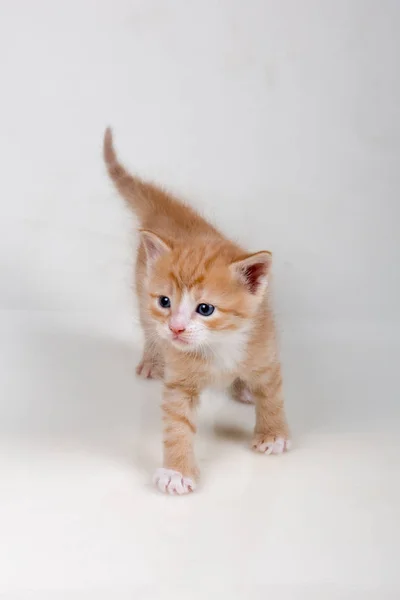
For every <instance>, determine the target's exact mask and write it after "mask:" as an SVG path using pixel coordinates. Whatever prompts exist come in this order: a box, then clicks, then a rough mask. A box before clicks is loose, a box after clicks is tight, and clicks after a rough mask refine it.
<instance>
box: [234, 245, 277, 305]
mask: <svg viewBox="0 0 400 600" xmlns="http://www.w3.org/2000/svg"><path fill="white" fill-rule="evenodd" d="M271 262H272V254H271V252H267V251H266V250H263V251H262V252H256V254H250V256H246V258H243V259H241V260H237V261H235V262H233V263H231V265H230V269H231V271H232V272H233V274H234V276H235V277H237V279H238V280H239V281H240V282H241V283H243V285H245V286H246V287H247V289H248V290H249V292H250V293H251V294H254V295H259V294H262V293H263V292H264V291H265V289H266V287H267V285H268V281H267V276H268V272H269V269H270V266H271Z"/></svg>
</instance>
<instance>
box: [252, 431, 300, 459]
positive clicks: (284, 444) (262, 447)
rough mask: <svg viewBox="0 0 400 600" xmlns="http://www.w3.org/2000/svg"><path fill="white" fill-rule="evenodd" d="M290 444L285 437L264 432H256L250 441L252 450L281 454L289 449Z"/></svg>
mask: <svg viewBox="0 0 400 600" xmlns="http://www.w3.org/2000/svg"><path fill="white" fill-rule="evenodd" d="M291 445H292V444H291V441H290V440H289V439H287V438H286V437H282V436H274V435H270V434H266V433H256V434H255V435H254V438H253V441H252V448H253V450H256V451H257V452H261V453H262V454H282V453H283V452H285V451H287V450H290V448H291Z"/></svg>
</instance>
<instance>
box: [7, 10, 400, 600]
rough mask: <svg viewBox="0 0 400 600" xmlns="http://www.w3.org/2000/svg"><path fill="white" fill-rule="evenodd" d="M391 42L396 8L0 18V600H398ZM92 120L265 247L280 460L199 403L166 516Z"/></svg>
mask: <svg viewBox="0 0 400 600" xmlns="http://www.w3.org/2000/svg"><path fill="white" fill-rule="evenodd" d="M399 31H400V2H399V1H397V0H279V1H278V0H248V1H244V0H203V1H195V0H170V1H167V0H166V1H164V0H97V1H95V0H69V2H62V1H61V0H60V1H57V0H35V1H33V0H1V1H0V132H1V134H0V164H1V166H2V168H1V176H0V473H1V476H0V480H1V483H0V488H1V491H0V531H1V536H0V537H1V539H0V592H4V591H6V592H7V591H8V592H15V591H16V590H25V591H27V590H33V592H34V591H35V590H36V591H37V590H39V591H43V590H53V591H54V590H60V589H61V590H65V589H70V590H86V591H87V590H100V589H103V588H104V589H110V590H112V591H113V593H112V594H111V597H116V596H115V590H116V589H117V588H118V589H122V587H123V588H124V590H132V589H133V588H132V585H133V583H135V582H136V583H137V584H143V585H152V584H153V583H154V581H155V579H156V578H157V577H159V578H161V580H162V581H165V582H168V581H170V580H171V581H175V582H179V583H180V582H184V581H186V580H187V582H188V585H189V586H191V587H189V593H186V594H184V595H183V596H182V597H185V598H188V597H195V596H194V595H193V594H194V593H195V591H196V590H197V591H198V588H197V587H196V585H197V584H196V585H194V583H193V585H192V582H198V583H199V585H200V584H201V583H202V582H203V583H206V584H207V586H208V588H207V592H206V593H205V594H199V597H201V598H204V597H208V593H209V589H213V590H214V589H216V584H218V583H221V581H222V582H227V581H229V582H232V583H235V582H236V581H240V580H244V581H245V582H246V584H247V583H248V582H253V581H255V582H258V583H265V582H266V581H269V582H270V583H271V582H272V583H276V584H277V585H278V584H279V585H280V584H282V585H293V586H295V588H294V589H295V590H296V594H294V593H289V595H288V596H285V595H284V594H283V592H282V590H281V588H279V590H278V593H277V594H275V595H276V596H277V597H279V598H286V597H288V598H290V599H291V600H294V599H296V600H297V599H298V598H299V599H300V598H307V599H308V600H310V599H311V598H314V597H317V598H321V597H323V598H324V599H325V598H326V600H331V598H339V597H340V598H341V599H342V598H347V597H349V598H350V597H351V598H352V599H353V598H355V597H356V596H354V595H352V594H350V595H346V594H345V593H344V591H343V590H345V591H346V590H347V591H348V590H349V589H353V588H351V587H349V585H350V584H351V585H354V586H357V590H359V591H360V596H357V597H360V598H363V600H364V598H367V597H368V598H370V597H371V598H372V597H374V598H375V597H379V598H385V599H386V598H389V596H388V595H385V594H384V593H383V591H382V590H383V588H384V589H385V591H386V592H388V591H390V590H392V591H393V590H397V592H396V593H395V595H394V596H393V597H396V598H398V597H399V595H398V590H399V589H400V581H399V574H398V556H399V548H398V540H399V539H400V530H399V526H400V518H399V506H400V484H399V473H400V464H399V456H400V452H399V450H400V446H399V438H398V429H399V426H398V424H399V421H400V418H399V417H400V414H399V412H400V404H399V402H398V376H397V371H398V362H399V356H400V352H399V346H400V337H399V333H400V327H399V325H400V322H399V321H400V319H399V306H400V278H399V266H398V265H399V259H400V226H399V217H400V205H399V192H400V160H399V159H400V69H399V60H400V59H399V56H400V36H399ZM107 125H111V126H112V127H113V129H114V134H115V143H116V147H117V150H118V153H119V156H120V158H121V160H122V161H123V162H124V163H125V164H126V165H127V166H128V167H129V168H131V169H132V170H133V171H135V172H136V173H138V174H139V175H141V176H143V177H148V178H150V179H153V180H155V181H156V182H159V183H161V184H163V185H165V186H166V187H168V188H170V189H171V190H172V191H174V192H176V193H178V194H180V195H181V196H182V197H183V198H185V199H187V200H188V201H189V202H190V203H192V204H193V206H195V207H196V208H197V209H199V210H200V211H201V212H202V213H203V214H204V215H205V216H207V217H208V218H210V219H212V220H213V221H215V223H216V224H217V225H218V226H219V227H220V228H221V229H222V230H223V231H225V232H226V233H227V234H228V235H230V236H232V237H233V238H236V239H237V240H238V241H240V242H241V243H242V244H244V245H246V246H247V247H248V248H249V250H254V251H257V250H261V249H268V250H271V251H272V252H273V254H274V285H273V288H274V306H275V311H276V316H277V323H278V329H279V332H280V335H281V340H282V356H283V365H284V374H285V377H284V381H285V390H286V398H287V409H288V416H289V421H290V424H291V427H292V431H293V441H294V444H293V446H294V449H293V452H291V453H289V454H288V455H287V456H284V457H280V458H282V461H277V462H274V460H272V462H269V461H268V460H267V461H266V462H265V463H264V462H263V461H262V460H261V461H258V460H257V457H254V455H253V454H252V453H251V452H250V451H248V448H247V446H248V438H249V436H250V431H251V428H252V427H253V414H252V410H251V408H250V409H249V407H247V408H246V407H243V406H241V405H238V404H235V403H233V402H230V401H229V400H228V399H227V398H224V397H223V395H222V394H218V393H214V392H207V393H206V394H205V398H204V402H203V404H202V408H201V411H200V414H199V432H200V433H199V436H198V440H197V443H198V445H199V457H200V463H201V465H202V472H203V476H204V479H203V484H202V485H203V487H202V489H201V490H199V493H198V494H197V493H196V494H194V495H193V497H191V498H187V499H186V500H183V502H182V503H181V504H179V501H178V504H174V503H173V501H172V503H171V504H169V503H168V500H173V499H168V498H164V497H161V496H158V495H156V493H155V492H153V491H152V488H151V486H150V484H149V481H150V478H151V474H152V471H153V470H154V468H155V467H156V466H159V464H158V463H159V460H160V451H161V444H160V419H159V414H158V404H159V397H160V390H159V387H158V386H157V384H151V383H149V382H140V381H138V380H137V379H136V378H135V377H134V364H135V360H138V359H139V353H140V346H139V343H138V342H139V340H140V332H139V330H138V328H137V318H136V317H135V315H136V311H135V300H134V297H133V293H132V289H131V280H132V264H133V256H134V254H133V249H134V248H135V245H136V242H137V238H136V236H135V233H134V219H132V218H131V216H130V215H129V214H128V212H127V210H126V209H125V207H124V206H123V201H122V200H121V199H120V198H118V196H117V195H116V193H115V192H114V191H113V189H112V186H111V185H110V183H109V181H108V180H107V177H106V174H105V169H104V166H103V163H102V156H101V146H102V137H103V132H104V129H105V127H106V126H107ZM210 400H212V401H210ZM247 409H249V410H247ZM229 431H231V437H229ZM232 432H233V433H232ZM235 432H236V434H235ZM221 438H223V439H221ZM261 458H262V457H261ZM271 490H273V493H271ZM181 500H182V499H181ZM264 514H265V515H266V517H265V518H264V517H263V518H261V519H260V518H259V517H260V515H264ZM232 523H233V524H234V527H232ZM210 531H211V532H212V544H211V545H210V543H209V542H210V539H209V536H210ZM188 532H190V533H191V534H192V535H188ZM233 533H234V538H235V539H236V540H240V544H237V543H233V544H232V543H231V542H232V535H233ZM193 539H194V540H195V542H194V543H193ZM199 565H202V568H201V569H199ZM203 565H204V566H205V567H206V568H205V570H203ZM185 578H186V579H185ZM310 583H312V584H316V585H318V586H321V587H318V588H313V589H312V590H311V591H310V589H309V588H308V585H309V584H310ZM331 583H332V584H335V585H336V584H337V585H338V586H339V587H340V586H344V587H343V588H341V587H340V590H342V592H343V593H342V592H340V593H339V595H338V596H334V595H330V593H329V589H330V588H329V585H330V584H331ZM299 584H301V585H302V586H304V587H302V588H301V589H302V590H303V591H304V595H298V594H297V592H298V585H299ZM326 586H328V588H329V589H328V588H327V587H326ZM338 589H339V588H338ZM340 590H339V591H340ZM371 590H375V591H377V590H378V592H377V594H378V595H373V596H367V595H366V593H367V592H368V591H371ZM239 591H240V590H239V587H237V586H235V590H234V592H233V594H231V595H230V597H231V598H232V600H236V598H237V597H238V596H236V595H235V594H236V592H237V593H239ZM313 592H314V594H315V595H313ZM249 595H250V594H249V593H248V590H247V592H246V593H245V594H244V596H243V597H246V598H248V597H249ZM11 596H12V597H22V598H24V600H25V598H31V597H32V598H36V597H40V599H41V600H44V598H47V597H49V598H54V595H53V594H52V593H51V592H50V594H49V595H48V596H47V595H43V594H42V593H41V592H40V593H39V595H38V596H36V595H32V596H31V595H27V594H22V595H21V596H14V595H11V594H10V597H11ZM57 597H58V596H57ZM63 597H64V596H63ZM85 597H92V596H87V595H86V596H85ZM94 597H96V598H98V597H100V596H98V595H97V594H95V596H94ZM101 597H102V596H101ZM108 597H110V596H108ZM129 597H131V595H129ZM135 597H139V595H137V596H135ZM146 597H147V596H146ZM149 597H154V596H150V595H149ZM156 597H161V595H160V596H156ZM174 597H175V598H177V597H181V596H174ZM196 597H197V596H196ZM257 597H258V596H257ZM260 597H265V594H264V593H262V594H261V596H260Z"/></svg>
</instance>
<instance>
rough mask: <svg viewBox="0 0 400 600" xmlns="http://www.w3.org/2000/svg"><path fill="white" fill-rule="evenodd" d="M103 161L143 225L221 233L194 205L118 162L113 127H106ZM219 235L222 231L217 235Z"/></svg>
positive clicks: (152, 227) (191, 231)
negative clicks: (131, 172) (188, 204)
mask: <svg viewBox="0 0 400 600" xmlns="http://www.w3.org/2000/svg"><path fill="white" fill-rule="evenodd" d="M103 155H104V162H105V163H106V166H107V170H108V174H109V176H110V178H111V179H112V181H113V182H114V185H115V187H116V188H117V190H118V191H119V193H120V194H121V196H122V197H123V198H124V199H125V201H126V202H127V204H128V206H129V207H130V208H132V209H133V211H134V212H135V213H136V215H137V216H138V218H139V221H140V223H141V226H142V227H144V228H150V229H154V227H162V229H163V230H165V229H166V228H167V229H168V228H169V229H171V230H172V229H173V231H175V233H176V231H177V230H181V231H185V232H186V233H188V232H189V233H190V234H194V233H196V232H197V233H207V232H208V233H209V232H210V231H212V232H214V234H216V233H218V232H217V230H216V229H215V228H214V227H213V226H212V225H210V224H209V223H208V222H207V221H205V220H204V219H203V218H202V217H201V216H200V215H199V214H198V213H197V212H196V211H195V210H194V209H193V208H191V207H190V206H187V204H186V203H184V202H182V201H181V200H178V199H177V198H175V197H174V196H173V195H172V194H169V193H167V192H165V191H164V190H162V189H161V188H159V187H158V186H156V185H153V184H152V183H147V182H145V181H142V180H141V179H140V178H139V177H134V176H133V175H131V174H130V173H128V171H127V170H126V169H125V167H124V166H123V165H122V164H121V163H120V162H119V161H118V158H117V155H116V153H115V150H114V146H113V138H112V132H111V129H110V128H108V129H106V132H105V134H104V145H103ZM218 235H219V234H218Z"/></svg>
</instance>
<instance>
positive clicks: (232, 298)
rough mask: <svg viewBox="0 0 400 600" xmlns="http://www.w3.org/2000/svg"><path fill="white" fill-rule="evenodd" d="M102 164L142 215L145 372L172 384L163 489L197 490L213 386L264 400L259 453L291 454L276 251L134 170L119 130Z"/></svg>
mask: <svg viewBox="0 0 400 600" xmlns="http://www.w3.org/2000/svg"><path fill="white" fill-rule="evenodd" d="M104 159H105V163H106V165H107V169H108V173H109V175H110V177H111V179H112V181H113V182H114V184H115V186H116V188H117V190H118V191H119V192H120V194H121V195H122V197H123V198H124V199H125V200H126V202H127V203H128V205H129V206H130V207H131V208H132V209H133V211H134V212H135V214H136V215H137V217H138V219H139V223H140V237H141V241H140V245H139V249H138V255H137V263H136V290H137V295H138V298H139V307H140V319H141V323H142V326H143V330H144V334H145V348H144V353H143V358H142V361H141V363H140V364H139V366H138V369H137V372H138V374H139V375H142V376H144V377H148V378H151V377H158V378H162V379H163V381H164V392H163V403H162V409H163V423H164V466H163V468H161V469H159V470H158V471H157V473H156V477H155V481H156V483H157V485H158V487H159V488H160V489H161V490H162V491H168V492H169V493H172V494H174V493H177V494H181V493H186V492H190V491H192V490H193V489H194V488H195V485H196V479H197V476H198V469H197V466H196V461H195V456H194V451H193V438H194V435H195V433H196V424H195V420H196V407H197V404H198V401H199V396H200V394H201V392H202V390H203V389H204V388H205V387H206V386H210V385H214V384H220V383H221V382H222V383H223V384H225V385H226V386H227V387H228V386H231V388H230V389H231V391H232V393H233V395H234V397H236V398H237V399H239V400H243V401H246V402H248V401H249V400H251V399H253V401H254V402H255V404H256V426H255V432H254V437H253V443H252V446H253V448H254V449H255V450H257V451H260V452H264V453H266V454H270V453H280V452H283V451H284V450H287V449H289V445H290V442H289V439H288V436H289V432H288V427H287V423H286V417H285V411H284V403H283V394H282V377H281V369H280V364H279V359H278V356H277V349H276V339H275V328H274V321H273V316H272V313H271V310H270V307H269V303H268V293H267V286H268V279H269V276H270V266H271V253H270V252H266V251H262V252H257V253H255V254H251V253H248V252H246V251H245V250H244V249H243V248H241V247H240V246H238V245H237V244H235V243H233V242H232V241H230V240H229V239H227V238H226V237H225V236H224V235H223V234H222V233H220V232H219V231H218V230H217V229H216V228H215V227H214V226H212V225H211V224H210V223H208V222H207V221H206V220H205V219H203V218H202V217H201V216H200V215H199V214H198V213H197V212H196V211H195V210H194V209H193V208H191V207H190V206H188V205H186V204H185V203H183V202H181V201H180V200H178V199H177V198H175V197H173V196H172V195H171V194H168V193H167V192H165V191H163V190H162V189H160V188H159V187H157V186H155V185H153V184H150V183H146V182H144V181H142V180H141V179H139V178H138V177H134V176H133V175H131V174H130V173H128V172H127V171H126V169H125V168H124V167H123V166H122V164H121V163H120V162H119V161H118V159H117V157H116V154H115V150H114V147H113V142H112V134H111V130H110V129H107V131H106V133H105V137H104Z"/></svg>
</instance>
